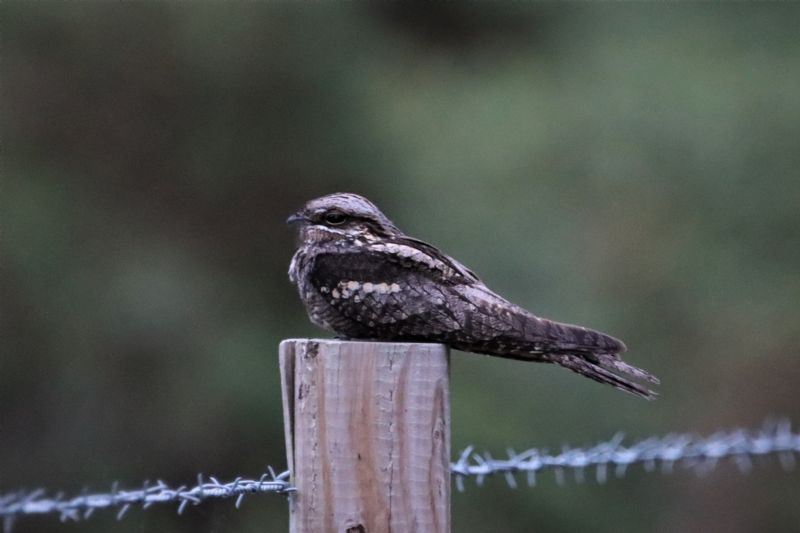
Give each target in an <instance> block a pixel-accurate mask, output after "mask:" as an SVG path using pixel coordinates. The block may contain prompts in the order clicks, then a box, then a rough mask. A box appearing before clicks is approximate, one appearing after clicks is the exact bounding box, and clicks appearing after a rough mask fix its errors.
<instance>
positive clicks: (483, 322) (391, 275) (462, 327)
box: [288, 193, 658, 398]
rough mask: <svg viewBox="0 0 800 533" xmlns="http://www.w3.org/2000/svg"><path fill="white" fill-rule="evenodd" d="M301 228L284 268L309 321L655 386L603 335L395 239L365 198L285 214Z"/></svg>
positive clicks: (634, 387)
mask: <svg viewBox="0 0 800 533" xmlns="http://www.w3.org/2000/svg"><path fill="white" fill-rule="evenodd" d="M288 222H290V223H292V222H297V223H300V224H301V230H300V240H299V247H298V250H297V252H296V253H295V255H294V257H293V258H292V263H291V266H290V268H289V278H290V279H291V281H292V282H293V283H295V284H296V285H297V288H298V291H299V293H300V298H301V299H302V300H303V303H304V304H305V306H306V310H307V311H308V315H309V317H310V318H311V320H312V322H314V323H315V324H317V325H319V326H321V327H323V328H325V329H328V330H331V331H334V332H336V333H337V334H338V335H340V336H343V337H346V338H350V339H375V340H385V341H414V342H441V343H444V344H447V345H449V346H451V347H453V348H456V349H458V350H464V351H468V352H476V353H483V354H488V355H495V356H499V357H506V358H511V359H519V360H523V361H539V362H545V363H555V364H558V365H561V366H563V367H566V368H569V369H570V370H573V371H575V372H577V373H579V374H582V375H584V376H586V377H589V378H591V379H594V380H596V381H599V382H601V383H607V384H609V385H612V386H614V387H617V388H618V389H622V390H624V391H626V392H630V393H633V394H637V395H639V396H642V397H645V398H653V397H655V393H653V392H652V391H650V390H648V389H647V388H645V387H643V386H641V385H639V384H638V383H634V382H633V381H631V380H629V379H627V378H625V377H623V376H621V375H620V374H625V375H627V376H630V377H632V378H636V379H640V380H645V381H649V382H651V383H658V380H657V379H656V378H655V377H654V376H652V375H651V374H649V373H648V372H646V371H644V370H641V369H639V368H636V367H635V366H632V365H629V364H627V363H625V362H624V361H622V360H621V359H620V357H619V354H620V353H622V352H624V351H625V345H624V344H623V343H622V342H621V341H619V340H617V339H615V338H613V337H610V336H608V335H606V334H604V333H600V332H598V331H594V330H591V329H588V328H584V327H581V326H573V325H570V324H562V323H560V322H554V321H551V320H547V319H543V318H539V317H537V316H535V315H533V314H532V313H530V312H528V311H526V310H525V309H523V308H521V307H519V306H517V305H515V304H513V303H511V302H509V301H508V300H506V299H505V298H502V297H501V296H499V295H497V294H495V293H494V292H492V291H491V290H489V289H488V288H487V287H486V285H484V284H483V283H482V282H481V281H480V279H478V277H477V276H476V275H475V274H474V273H473V272H472V271H471V270H469V269H468V268H466V267H464V266H463V265H462V264H461V263H459V262H458V261H456V260H455V259H453V258H452V257H449V256H447V255H445V254H443V253H442V252H440V251H439V250H438V249H436V248H434V247H433V246H431V245H429V244H426V243H424V242H422V241H419V240H417V239H414V238H412V237H409V236H407V235H405V234H404V233H403V232H401V231H400V230H399V229H398V228H397V227H396V226H395V225H394V224H393V223H392V222H391V221H390V220H389V219H388V218H386V216H385V215H384V214H383V213H381V212H380V210H379V209H378V208H377V207H375V205H373V204H372V203H371V202H370V201H369V200H367V199H366V198H364V197H362V196H358V195H356V194H347V193H339V194H332V195H329V196H323V197H322V198H317V199H315V200H311V201H310V202H308V203H307V204H306V205H305V207H303V209H301V210H300V211H298V212H297V213H295V214H294V215H292V216H291V217H289V220H288Z"/></svg>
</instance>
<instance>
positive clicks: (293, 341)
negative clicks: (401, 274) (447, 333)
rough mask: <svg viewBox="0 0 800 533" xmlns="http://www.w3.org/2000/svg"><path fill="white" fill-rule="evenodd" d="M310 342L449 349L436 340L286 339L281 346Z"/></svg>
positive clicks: (334, 344) (328, 344) (332, 344)
mask: <svg viewBox="0 0 800 533" xmlns="http://www.w3.org/2000/svg"><path fill="white" fill-rule="evenodd" d="M310 342H315V343H317V344H320V345H324V346H347V345H361V346H363V345H367V344H374V345H377V346H382V347H386V346H397V347H399V348H409V347H411V346H419V347H424V348H427V349H434V348H442V349H445V350H446V349H447V346H445V345H444V344H440V343H436V342H386V341H369V340H363V341H362V340H341V339H311V338H306V339H284V340H282V341H281V346H284V345H285V344H306V343H310Z"/></svg>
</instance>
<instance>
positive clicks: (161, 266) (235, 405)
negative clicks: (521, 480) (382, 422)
mask: <svg viewBox="0 0 800 533" xmlns="http://www.w3.org/2000/svg"><path fill="white" fill-rule="evenodd" d="M0 14H1V15H2V26H0V27H1V29H2V62H1V63H0V68H1V69H2V175H1V177H0V179H1V180H2V183H1V184H0V254H1V255H0V261H1V267H0V268H1V270H0V339H2V342H1V343H0V350H1V351H0V365H1V366H0V493H2V492H6V491H9V490H14V489H18V488H24V487H28V488H34V487H38V486H46V487H49V488H53V489H63V490H65V491H67V492H68V493H73V492H76V491H80V490H81V489H82V488H83V487H84V486H89V487H91V488H93V489H103V490H104V489H107V488H108V487H109V486H110V483H111V481H113V480H118V481H120V482H121V485H122V486H125V487H135V486H138V484H139V483H140V482H141V481H142V480H144V479H151V480H152V479H156V478H163V479H165V480H166V481H168V482H171V483H176V484H180V483H191V482H193V480H194V479H195V476H196V474H197V473H198V472H204V473H207V474H214V475H217V476H219V477H221V478H226V479H227V478H232V477H235V476H237V475H244V476H256V475H258V474H259V473H261V472H262V471H264V469H265V467H266V466H267V465H268V464H272V465H274V466H275V467H276V468H281V467H283V466H284V465H285V459H284V455H283V454H284V446H283V434H282V422H281V418H280V413H281V408H280V395H279V389H278V372H277V345H278V342H279V341H280V340H281V339H283V338H289V337H298V336H321V335H323V336H326V335H328V334H326V333H323V332H321V331H319V330H318V329H316V328H315V327H314V326H312V325H311V324H310V323H309V322H308V320H307V319H306V316H305V313H304V311H303V309H302V307H301V305H300V303H299V300H298V298H297V296H296V294H295V292H294V288H293V287H292V286H291V285H290V284H289V282H288V279H287V276H286V270H287V267H288V263H289V259H290V257H291V254H292V253H293V240H294V236H293V235H292V232H291V231H290V230H289V229H288V228H287V227H286V226H285V225H284V220H285V219H286V217H287V215H288V214H289V213H290V212H292V211H293V210H295V209H296V208H298V207H299V206H300V205H302V203H303V202H304V201H305V200H307V199H309V198H311V197H314V196H318V195H322V194H326V193H330V192H335V191H351V192H357V193H361V194H364V195H366V196H368V197H369V198H371V199H372V200H374V201H375V202H376V203H377V204H378V205H379V206H380V207H381V208H382V209H383V210H384V211H385V212H386V213H387V214H388V215H389V216H390V217H391V218H392V219H393V220H395V222H396V223H397V224H398V225H399V226H400V227H401V228H403V229H404V230H406V231H407V232H408V233H410V234H412V235H414V236H417V237H420V238H422V239H425V240H428V241H430V242H432V243H434V244H436V245H438V246H440V247H441V248H443V249H444V250H445V251H446V252H447V253H450V254H451V255H454V256H455V257H457V258H459V259H460V260H461V261H463V262H464V263H465V264H467V265H469V266H470V267H472V268H473V269H474V270H475V271H477V272H478V273H479V274H480V275H481V276H482V277H483V279H484V280H485V281H486V282H487V283H488V284H489V285H490V286H491V287H493V288H494V289H496V290H498V291H499V292H500V293H501V294H504V295H506V296H508V297H509V298H510V299H512V300H513V301H515V302H517V303H519V304H522V305H523V306H525V307H528V308H529V309H532V310H533V311H535V312H537V313H538V314H541V315H543V316H547V317H552V318H555V319H559V320H562V321H568V322H577V323H581V324H585V325H587V326H591V327H595V328H598V329H602V330H604V331H608V332H609V333H611V334H614V335H616V336H619V337H621V338H623V339H624V340H625V341H626V342H627V344H628V346H629V348H630V351H629V354H628V360H629V361H631V362H633V363H634V364H637V365H640V366H643V367H645V368H647V369H649V370H651V371H653V372H654V373H655V374H657V375H658V376H660V377H661V378H662V381H663V385H662V386H661V387H660V393H661V397H660V398H659V400H658V401H656V402H645V401H641V400H638V399H636V398H634V397H631V396H628V395H625V394H622V393H620V392H618V391H616V390H613V389H611V388H609V387H601V386H599V385H597V384H595V383H593V382H590V381H589V380H585V379H581V378H579V377H577V376H575V375H574V374H572V373H570V372H568V371H565V370H562V369H558V368H551V367H549V366H546V365H525V364H523V363H519V362H513V361H503V360H496V359H493V358H487V357H481V356H476V355H471V354H462V353H456V354H454V356H453V360H452V411H453V448H454V453H455V452H456V451H458V450H460V449H461V448H463V447H464V446H465V445H467V444H470V443H472V444H475V445H476V446H477V447H478V449H481V450H484V449H485V450H489V451H492V452H493V453H494V454H495V455H501V454H502V453H503V452H504V451H505V449H506V448H507V447H513V448H516V449H523V448H526V447H529V446H540V447H549V448H551V449H553V448H559V447H560V446H561V445H562V444H564V443H569V444H573V445H584V444H591V443H593V442H596V441H598V440H604V439H606V438H608V437H610V436H611V435H612V434H613V433H615V432H617V431H625V432H626V433H627V434H628V435H629V436H630V438H632V439H635V438H640V437H645V436H649V435H651V434H663V433H667V432H670V431H698V432H701V433H708V432H711V431H713V430H715V429H718V428H724V427H730V426H739V425H743V426H758V425H760V423H761V421H762V420H763V418H764V417H765V416H767V415H785V416H787V417H790V418H793V419H794V420H795V421H800V402H798V399H800V393H799V392H798V391H800V365H798V355H800V348H799V347H800V336H799V335H798V322H799V321H800V171H798V168H800V39H799V38H798V27H800V24H799V23H800V6H799V5H798V4H796V3H775V4H743V3H739V4H728V5H709V4H703V5H698V4H659V5H655V4H591V5H590V4H570V5H558V4H535V3H495V2H485V3H484V2H477V3H469V4H464V3H455V2H447V3H431V4H428V3H415V4H408V3H394V2H392V3H382V2H369V3H367V2H365V3H339V2H329V3H326V2H311V3H294V2H264V3H257V2H241V3H216V2H209V3H158V4H156V3H145V2H141V3H100V2H74V3H60V2H59V3H56V2H15V1H4V2H3V3H2V5H0ZM798 501H800V475H798V474H797V473H796V472H795V473H785V472H784V471H783V470H782V469H781V468H780V467H779V466H778V464H777V461H776V460H771V461H764V462H763V463H761V462H760V463H758V466H757V468H756V469H755V470H754V471H753V472H752V473H751V474H750V475H749V476H744V475H742V474H740V473H739V471H738V470H737V469H736V468H735V467H734V466H732V465H726V466H722V467H720V468H719V469H717V470H716V471H714V472H713V473H711V474H710V475H708V476H706V477H703V478H698V477H697V476H696V475H694V474H691V473H685V472H684V473H676V474H674V475H672V476H666V475H661V474H645V473H643V472H642V471H641V469H638V468H637V469H634V470H632V471H631V473H630V474H628V475H627V476H626V477H625V478H624V479H622V480H615V481H612V482H610V483H609V484H607V485H605V486H598V485H596V484H595V483H592V482H589V483H586V484H583V485H577V484H575V483H567V484H566V486H564V487H558V486H557V485H556V484H555V482H554V481H553V478H552V476H550V475H545V476H544V477H543V478H542V479H541V480H540V483H539V486H537V487H536V488H533V489H528V488H525V489H521V490H517V491H513V490H510V489H508V488H507V487H506V485H505V482H504V481H503V480H502V479H496V480H490V481H489V483H488V484H487V486H485V487H483V488H476V487H474V485H473V484H471V483H468V490H467V492H466V493H464V494H458V493H454V496H453V531H457V532H483V531H547V532H573V531H589V530H591V531H596V532H612V531H613V532H617V531H657V532H678V531H680V532H683V531H720V532H721V531H725V532H751V531H752V532H756V531H758V532H761V531H800V505H798ZM287 524H288V515H287V507H286V502H285V499H284V498H282V497H279V496H261V497H251V498H249V499H246V500H245V501H244V505H243V508H242V509H241V510H239V511H235V510H234V509H233V504H232V503H231V502H220V503H208V504H205V505H203V506H201V507H198V508H189V509H188V511H187V513H186V514H185V515H184V516H182V517H177V516H176V515H175V512H174V508H172V507H169V508H153V509H150V510H148V511H147V512H142V511H140V510H132V511H131V512H130V514H129V515H128V516H127V517H126V518H125V520H123V521H122V522H119V523H117V522H115V521H114V513H113V512H100V513H98V514H97V515H96V516H94V517H93V518H92V519H91V520H90V521H88V522H85V523H81V524H77V525H75V524H66V525H62V524H59V523H58V521H57V520H56V519H55V518H54V517H47V518H32V519H27V520H23V521H21V522H19V523H18V524H17V526H16V527H15V530H14V531H15V532H19V533H23V532H29V531H58V532H69V531H98V532H99V531H119V532H127V531H131V532H134V531H135V532H142V531H218V532H226V531H244V532H249V531H253V532H255V531H286V530H287Z"/></svg>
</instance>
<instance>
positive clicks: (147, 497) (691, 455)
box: [0, 420, 800, 532]
mask: <svg viewBox="0 0 800 533" xmlns="http://www.w3.org/2000/svg"><path fill="white" fill-rule="evenodd" d="M623 439H624V435H623V434H622V433H618V434H617V435H615V436H614V437H612V438H611V439H610V440H608V441H606V442H601V443H599V444H596V445H594V446H592V447H589V448H570V447H564V448H562V450H561V451H560V452H559V453H555V454H551V453H548V451H547V450H545V449H538V448H531V449H529V450H526V451H524V452H520V453H516V452H514V451H513V450H508V451H507V457H506V458H505V459H495V458H494V457H492V456H491V454H489V453H488V452H485V453H482V454H478V453H474V451H473V450H474V447H472V446H469V447H467V448H466V449H465V450H464V451H463V452H462V453H461V454H460V456H459V459H458V460H457V461H456V462H455V463H452V464H451V465H450V470H451V474H452V476H453V479H454V482H455V485H456V488H457V489H458V490H459V491H463V490H464V489H465V485H464V480H465V479H466V478H469V477H471V478H474V479H475V481H476V484H477V485H478V486H481V485H483V483H484V481H485V480H486V478H487V477H490V476H497V475H502V476H503V477H504V478H505V480H506V482H507V483H508V485H509V487H511V488H517V487H518V486H519V485H518V483H517V475H520V474H524V475H525V476H526V479H527V484H528V485H529V486H533V485H535V484H536V476H537V474H538V473H539V472H543V471H553V472H554V475H555V479H556V482H557V483H559V484H563V483H564V482H565V471H567V470H572V471H573V472H574V476H575V480H576V481H577V482H582V481H585V479H586V476H585V474H586V471H587V470H588V469H591V468H594V469H595V479H596V481H597V482H598V483H601V484H602V483H605V482H606V481H607V479H608V476H609V470H610V469H613V473H614V475H615V476H616V477H622V476H623V475H625V473H626V471H627V469H628V467H630V466H632V465H635V464H642V465H644V467H645V470H647V471H653V470H655V469H656V468H657V467H659V466H660V467H661V470H662V471H663V472H671V471H672V470H673V468H674V467H675V466H680V467H682V468H686V469H690V470H696V471H697V472H698V473H699V474H706V473H708V472H710V471H711V470H713V469H714V468H715V467H716V466H717V464H719V462H720V461H721V460H724V459H730V460H733V461H734V462H735V463H736V464H737V465H738V466H739V468H740V470H741V471H742V472H748V471H749V470H750V469H751V468H752V465H753V459H754V458H755V457H758V456H767V455H776V456H777V457H778V459H779V460H780V463H781V465H782V466H783V467H784V468H785V469H787V470H788V469H791V468H793V467H794V466H795V462H796V454H798V453H800V433H796V432H794V431H793V430H792V427H791V423H790V422H789V421H785V420H784V421H778V422H767V423H766V424H764V426H763V427H762V428H761V429H759V430H754V431H753V430H744V429H737V430H732V431H720V432H717V433H714V434H713V435H711V436H709V437H705V438H702V437H698V436H696V435H692V434H671V435H667V436H664V437H652V438H648V439H645V440H642V441H640V442H637V443H634V444H632V445H627V446H626V445H625V444H623ZM289 477H290V473H289V472H288V471H286V472H282V473H280V474H276V473H275V472H274V471H273V470H272V468H269V469H268V472H267V473H265V474H264V475H262V476H261V477H260V478H258V479H245V478H236V479H234V480H233V481H230V482H228V483H221V482H219V481H218V480H217V479H216V478H214V477H203V476H202V475H199V476H198V477H197V484H196V485H194V486H192V487H187V486H181V487H177V488H171V487H170V486H169V485H167V484H166V483H164V482H163V481H157V482H155V483H152V484H150V483H147V482H145V484H144V485H143V486H142V487H141V488H140V489H136V490H120V489H119V488H118V487H117V485H116V483H115V484H114V486H113V487H112V489H111V491H110V492H107V493H95V494H89V493H88V491H85V492H84V493H83V494H81V495H80V496H76V497H71V498H66V497H65V496H64V495H63V494H57V495H55V496H52V497H48V496H47V495H46V492H45V491H44V489H39V490H35V491H32V492H22V491H21V492H16V493H12V494H6V495H2V496H0V517H2V519H3V526H4V527H3V530H4V531H5V532H10V530H11V527H12V525H13V522H14V520H15V519H17V518H19V517H21V516H26V515H38V514H58V515H59V517H60V519H61V521H62V522H65V521H69V520H72V521H78V520H81V519H87V518H89V517H90V516H91V515H92V514H93V513H94V511H96V510H98V509H106V508H117V507H118V508H119V511H118V512H117V519H122V517H123V516H125V514H126V513H127V512H128V510H130V509H131V507H133V506H141V507H142V508H143V509H147V508H149V507H151V506H152V505H154V504H157V503H177V504H178V513H179V514H180V513H183V511H184V510H185V509H186V507H187V506H188V505H199V504H200V503H202V502H203V501H205V500H208V499H223V498H234V497H235V498H236V503H235V505H236V508H237V509H238V508H239V506H240V505H241V503H242V500H243V498H244V497H245V496H246V495H248V494H268V493H272V494H288V493H290V492H293V491H294V490H295V488H294V487H292V486H291V485H290V483H289Z"/></svg>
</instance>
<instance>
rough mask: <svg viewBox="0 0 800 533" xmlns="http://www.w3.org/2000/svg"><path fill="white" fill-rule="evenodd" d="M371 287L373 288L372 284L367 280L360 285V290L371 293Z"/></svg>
mask: <svg viewBox="0 0 800 533" xmlns="http://www.w3.org/2000/svg"><path fill="white" fill-rule="evenodd" d="M373 289H374V286H373V285H372V283H370V282H369V281H368V282H366V283H365V284H363V285H362V286H361V290H362V291H364V292H365V293H367V294H369V293H371V292H372V290H373Z"/></svg>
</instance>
